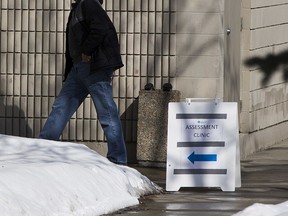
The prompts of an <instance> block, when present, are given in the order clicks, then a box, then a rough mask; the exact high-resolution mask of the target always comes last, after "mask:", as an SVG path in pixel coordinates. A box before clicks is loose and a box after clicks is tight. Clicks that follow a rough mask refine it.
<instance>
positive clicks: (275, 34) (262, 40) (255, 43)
mask: <svg viewBox="0 0 288 216" xmlns="http://www.w3.org/2000/svg"><path fill="white" fill-rule="evenodd" d="M287 42H288V24H282V25H277V26H271V27H267V28H260V29H255V30H252V31H251V49H257V48H262V47H268V46H273V45H274V44H276V45H277V44H283V43H287Z"/></svg>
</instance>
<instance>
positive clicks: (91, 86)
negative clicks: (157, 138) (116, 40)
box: [39, 62, 127, 165]
mask: <svg viewBox="0 0 288 216" xmlns="http://www.w3.org/2000/svg"><path fill="white" fill-rule="evenodd" d="M113 73H114V71H113V70H111V69H106V70H102V71H98V72H96V73H94V74H90V64H89V63H85V62H80V63H78V64H75V65H74V66H73V68H72V70H71V71H70V73H69V75H68V77H67V79H66V81H65V83H64V85H63V87H62V89H61V91H60V93H59V95H58V97H57V98H56V100H55V101H54V104H53V106H52V111H51V113H50V114H49V116H48V119H47V121H46V123H45V125H44V127H43V128H42V130H41V132H40V135H39V138H41V139H49V140H59V138H60V136H61V134H62V132H63V130H64V128H65V126H66V124H67V122H68V121H69V119H70V118H71V116H72V115H73V114H74V112H75V111H76V110H77V109H78V107H79V106H80V105H81V103H82V102H83V101H84V99H85V98H86V97H87V95H88V94H90V95H91V98H92V100H93V103H94V105H95V108H96V112H97V115H98V119H99V121H100V124H101V126H102V128H103V130H104V134H105V136H106V139H107V143H108V154H107V158H108V159H109V160H110V161H111V162H113V163H116V164H122V165H126V164H127V154H126V146H125V141H124V137H123V131H122V126H121V121H120V118H119V114H118V109H117V106H116V104H115V102H114V100H113V95H112V86H111V81H112V80H111V79H112V76H113ZM95 133H96V131H95Z"/></svg>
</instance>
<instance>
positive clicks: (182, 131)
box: [166, 99, 241, 191]
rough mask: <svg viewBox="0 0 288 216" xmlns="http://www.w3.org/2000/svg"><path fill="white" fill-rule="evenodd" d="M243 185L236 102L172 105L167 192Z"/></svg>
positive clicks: (170, 109) (170, 104)
mask: <svg viewBox="0 0 288 216" xmlns="http://www.w3.org/2000/svg"><path fill="white" fill-rule="evenodd" d="M240 186H241V175H240V151H239V130H238V108H237V103H234V102H214V101H211V102H210V101H209V102H203V101H202V102H193V101H191V100H189V99H186V102H171V103H169V110H168V144H167V174H166V190H167V191H178V190H179V189H180V188H181V187H220V188H221V189H222V190H223V191H235V187H240Z"/></svg>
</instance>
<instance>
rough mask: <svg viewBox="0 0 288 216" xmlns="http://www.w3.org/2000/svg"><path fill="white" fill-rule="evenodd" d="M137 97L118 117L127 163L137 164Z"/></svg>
mask: <svg viewBox="0 0 288 216" xmlns="http://www.w3.org/2000/svg"><path fill="white" fill-rule="evenodd" d="M138 103H139V102H138V97H137V98H135V100H134V101H133V102H132V104H131V105H130V106H129V107H128V108H127V109H126V110H125V112H124V113H123V114H122V115H121V116H120V119H121V122H122V127H123V133H124V139H125V142H126V148H127V157H128V161H129V163H137V159H136V154H137V120H138Z"/></svg>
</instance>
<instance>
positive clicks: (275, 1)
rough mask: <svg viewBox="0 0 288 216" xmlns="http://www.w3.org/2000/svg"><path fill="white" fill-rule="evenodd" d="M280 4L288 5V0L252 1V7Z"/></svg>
mask: <svg viewBox="0 0 288 216" xmlns="http://www.w3.org/2000/svg"><path fill="white" fill-rule="evenodd" d="M279 4H288V0H273V1H271V0H251V7H252V8H257V7H267V6H273V5H279Z"/></svg>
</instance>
